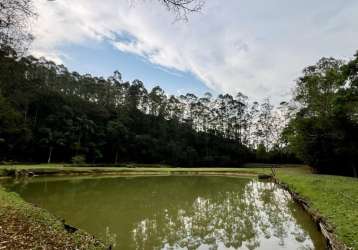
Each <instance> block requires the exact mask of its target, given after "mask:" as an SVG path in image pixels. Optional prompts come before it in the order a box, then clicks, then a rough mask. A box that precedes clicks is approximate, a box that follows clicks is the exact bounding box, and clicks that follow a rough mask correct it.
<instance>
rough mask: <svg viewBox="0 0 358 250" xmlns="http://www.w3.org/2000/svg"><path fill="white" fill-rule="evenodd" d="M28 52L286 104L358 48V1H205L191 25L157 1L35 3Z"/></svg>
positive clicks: (87, 68) (85, 69)
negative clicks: (324, 60)
mask: <svg viewBox="0 0 358 250" xmlns="http://www.w3.org/2000/svg"><path fill="white" fill-rule="evenodd" d="M35 8H36V10H37V12H38V17H37V18H36V20H35V21H34V23H33V25H32V30H33V34H34V36H35V40H34V42H33V44H32V46H31V50H30V52H31V53H32V54H34V55H35V56H38V57H40V56H45V57H46V58H48V59H51V60H54V61H55V62H57V63H63V64H64V65H65V66H67V67H68V68H69V69H70V70H74V71H78V72H80V73H90V74H92V75H96V76H105V77H107V76H109V75H111V73H112V72H114V71H115V70H119V71H120V72H121V73H122V76H123V78H124V79H125V80H129V81H132V80H134V79H140V80H142V81H143V82H144V83H145V86H146V87H147V88H149V89H150V88H152V87H154V86H156V85H159V86H161V87H162V88H163V89H164V90H165V91H166V92H168V93H169V94H175V95H180V94H185V93H187V92H190V93H194V94H197V95H202V94H204V93H205V92H208V91H209V92H211V93H213V94H220V93H230V94H232V95H235V94H236V93H238V92H242V93H244V94H245V95H247V96H249V97H250V98H251V99H252V100H258V101H260V100H262V99H263V98H266V97H269V98H271V99H272V101H273V102H274V103H278V102H280V101H283V100H288V99H289V98H290V94H291V93H292V89H293V87H294V85H295V80H296V79H297V78H298V77H299V76H300V74H301V72H302V70H303V68H304V67H306V66H308V65H312V64H314V63H316V62H317V61H318V60H319V59H320V58H321V57H336V58H340V59H349V58H351V57H352V56H353V54H354V53H355V52H356V51H357V50H358V42H357V41H358V1H356V0H315V1H312V0H295V1H294V0H291V1H287V0H265V1H263V0H225V1H223V0H206V2H205V4H204V6H203V8H202V10H201V11H200V12H199V13H193V14H191V15H189V16H188V21H184V20H176V18H175V14H174V13H172V12H169V11H168V10H167V9H166V8H165V7H164V6H162V5H161V4H160V3H159V2H158V1H157V0H101V1H99V0H76V1H73V0H56V1H47V0H35Z"/></svg>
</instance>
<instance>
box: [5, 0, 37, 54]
mask: <svg viewBox="0 0 358 250" xmlns="http://www.w3.org/2000/svg"><path fill="white" fill-rule="evenodd" d="M34 16H36V14H35V12H34V11H33V6H32V0H1V2H0V49H5V48H8V47H11V48H13V49H15V50H17V51H18V52H21V51H23V50H25V49H26V48H27V45H28V43H29V42H30V41H31V40H32V36H31V33H30V19H31V17H34Z"/></svg>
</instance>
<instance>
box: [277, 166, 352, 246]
mask: <svg viewBox="0 0 358 250" xmlns="http://www.w3.org/2000/svg"><path fill="white" fill-rule="evenodd" d="M279 179H280V180H281V181H283V182H284V183H286V184H288V185H289V187H290V189H291V190H293V191H295V192H297V193H299V194H300V196H302V197H304V198H305V199H306V200H308V201H309V203H310V206H311V207H312V209H314V210H315V211H317V212H319V214H321V215H322V216H323V217H324V218H326V219H327V221H328V222H329V224H330V225H332V226H333V227H334V231H335V232H336V235H337V236H338V239H340V240H341V241H342V242H344V243H345V244H346V245H347V246H349V247H353V249H358V179H355V178H349V177H341V176H326V175H301V174H299V175H292V174H287V173H286V174H284V173H281V174H279Z"/></svg>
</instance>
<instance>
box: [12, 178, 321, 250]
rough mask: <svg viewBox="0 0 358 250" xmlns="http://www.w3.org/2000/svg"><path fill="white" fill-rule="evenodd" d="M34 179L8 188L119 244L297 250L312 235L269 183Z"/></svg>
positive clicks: (309, 227) (301, 214)
mask: <svg viewBox="0 0 358 250" xmlns="http://www.w3.org/2000/svg"><path fill="white" fill-rule="evenodd" d="M35 180H37V179H34V180H32V181H30V182H29V183H28V184H26V183H24V182H14V183H12V185H13V187H12V190H16V191H17V192H19V193H20V194H21V195H22V196H23V197H27V199H28V200H29V201H31V202H32V203H35V204H38V205H39V206H40V207H44V208H46V209H48V210H49V211H53V212H54V213H55V214H58V215H59V216H61V217H63V218H66V220H68V221H69V222H71V223H73V225H76V226H78V227H81V228H83V229H85V230H87V231H89V232H91V233H93V234H96V236H98V237H100V238H101V237H102V236H103V233H104V232H105V229H106V227H109V229H110V231H111V233H113V234H116V235H117V246H118V249H160V248H165V249H170V247H173V248H175V249H178V248H183V249H196V248H198V247H199V246H202V247H203V248H204V249H222V248H233V249H237V248H240V247H243V248H248V249H256V248H259V247H263V248H271V249H275V248H279V245H278V244H281V245H284V246H285V247H286V248H287V249H292V248H294V249H296V248H297V247H303V246H304V247H308V248H312V247H313V245H312V244H313V242H312V240H311V239H316V240H317V234H318V233H317V230H316V229H315V228H314V227H313V226H312V222H311V221H310V220H309V218H308V216H307V214H305V213H304V211H303V210H302V209H300V208H298V206H297V205H295V204H294V203H293V202H292V201H291V199H290V196H289V194H288V193H287V192H286V191H284V190H282V189H280V188H278V187H277V186H276V185H275V184H273V183H265V182H258V181H255V180H250V179H238V178H223V177H190V178H188V177H175V176H171V177H145V178H144V177H143V178H99V179H71V180H70V181H69V180H57V181H55V180H53V179H51V180H49V181H48V182H47V181H44V180H41V181H40V180H39V181H38V182H37V181H35ZM59 201H62V202H59ZM307 239H309V240H307ZM318 241H319V240H318ZM318 241H317V242H318ZM315 244H316V243H315ZM267 246H268V247H267ZM317 248H318V247H317Z"/></svg>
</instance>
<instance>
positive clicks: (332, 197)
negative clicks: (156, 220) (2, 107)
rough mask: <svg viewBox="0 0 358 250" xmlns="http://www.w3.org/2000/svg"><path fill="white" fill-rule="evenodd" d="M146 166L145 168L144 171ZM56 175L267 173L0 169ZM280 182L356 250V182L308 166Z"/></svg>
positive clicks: (288, 171) (282, 173) (286, 172)
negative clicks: (313, 171) (318, 171)
mask: <svg viewBox="0 0 358 250" xmlns="http://www.w3.org/2000/svg"><path fill="white" fill-rule="evenodd" d="M143 167H145V168H143ZM14 169H16V170H21V169H24V170H27V171H31V172H35V173H45V174H46V173H53V172H56V173H59V174H66V173H70V174H81V173H84V174H95V173H98V172H100V173H114V174H128V173H129V174H151V173H156V174H173V173H174V174H175V173H186V172H188V173H190V172H195V171H198V172H204V173H205V172H206V173H208V172H215V173H218V174H248V175H255V174H270V173H271V170H270V169H269V168H200V169H199V168H170V167H169V166H161V165H151V166H148V165H141V166H140V167H138V168H136V166H134V165H132V166H129V167H128V166H127V167H122V168H115V167H73V166H64V165H61V164H57V165H56V164H50V165H48V164H43V165H31V166H29V165H18V166H16V167H13V166H0V176H1V173H3V174H4V173H5V172H6V171H9V170H14ZM276 172H277V176H278V177H279V179H280V180H281V181H283V182H285V183H287V184H288V185H289V186H290V188H291V189H293V190H294V191H296V192H298V193H299V194H300V195H301V196H303V197H304V198H305V199H306V200H308V201H309V202H310V205H311V207H312V208H313V209H314V210H316V211H318V212H319V213H320V214H321V215H322V216H324V217H325V218H327V220H328V222H329V223H330V224H331V225H333V226H334V227H335V230H336V233H337V236H338V238H339V239H341V240H342V241H343V242H344V243H345V244H347V245H348V246H351V247H354V248H355V249H358V180H357V179H353V178H347V177H339V176H324V175H313V174H311V169H310V168H309V167H285V168H279V169H277V170H276Z"/></svg>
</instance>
